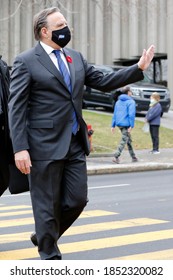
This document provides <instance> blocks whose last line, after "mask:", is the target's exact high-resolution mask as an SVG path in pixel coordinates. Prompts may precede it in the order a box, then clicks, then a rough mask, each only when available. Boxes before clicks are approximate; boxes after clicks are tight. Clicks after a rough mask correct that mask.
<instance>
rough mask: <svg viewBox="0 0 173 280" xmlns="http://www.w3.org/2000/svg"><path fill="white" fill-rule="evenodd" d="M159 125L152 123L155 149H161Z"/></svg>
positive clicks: (151, 132)
mask: <svg viewBox="0 0 173 280" xmlns="http://www.w3.org/2000/svg"><path fill="white" fill-rule="evenodd" d="M159 127H160V126H159V125H150V135H151V140H152V144H153V151H159Z"/></svg>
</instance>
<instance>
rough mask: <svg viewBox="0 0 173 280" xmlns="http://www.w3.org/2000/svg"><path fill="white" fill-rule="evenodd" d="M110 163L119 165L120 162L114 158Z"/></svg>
mask: <svg viewBox="0 0 173 280" xmlns="http://www.w3.org/2000/svg"><path fill="white" fill-rule="evenodd" d="M112 162H114V163H116V164H119V163H120V160H119V158H117V157H114V158H113V160H112Z"/></svg>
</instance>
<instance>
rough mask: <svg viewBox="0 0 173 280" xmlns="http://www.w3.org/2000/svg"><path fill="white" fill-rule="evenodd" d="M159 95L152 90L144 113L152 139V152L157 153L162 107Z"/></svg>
mask: <svg viewBox="0 0 173 280" xmlns="http://www.w3.org/2000/svg"><path fill="white" fill-rule="evenodd" d="M159 101H160V95H159V94H158V93H157V92H154V93H153V94H152V95H151V97H150V105H149V106H150V107H149V110H148V112H147V114H146V117H145V118H146V121H147V122H148V123H149V126H150V135H151V140H152V145H153V149H152V151H151V153H152V154H159V153H160V152H159V128H160V119H161V114H162V107H161V105H160V103H159Z"/></svg>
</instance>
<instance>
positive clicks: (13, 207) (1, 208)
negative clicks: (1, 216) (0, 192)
mask: <svg viewBox="0 0 173 280" xmlns="http://www.w3.org/2000/svg"><path fill="white" fill-rule="evenodd" d="M28 208H30V209H31V208H32V206H30V205H13V206H3V207H0V211H10V210H17V209H28Z"/></svg>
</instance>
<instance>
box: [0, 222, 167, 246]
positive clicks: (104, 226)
mask: <svg viewBox="0 0 173 280" xmlns="http://www.w3.org/2000/svg"><path fill="white" fill-rule="evenodd" d="M163 223H167V221H163V220H155V219H149V218H139V219H130V220H123V221H114V222H104V223H95V224H87V225H82V226H72V227H71V228H69V229H68V230H67V231H66V232H65V233H64V236H72V235H78V234H86V233H93V232H101V231H110V230H114V229H115V230H116V229H122V228H129V227H130V228H132V227H139V226H148V225H156V224H163ZM30 234H31V232H20V233H11V234H1V235H0V244H5V243H12V242H21V241H27V240H29V238H30Z"/></svg>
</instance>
